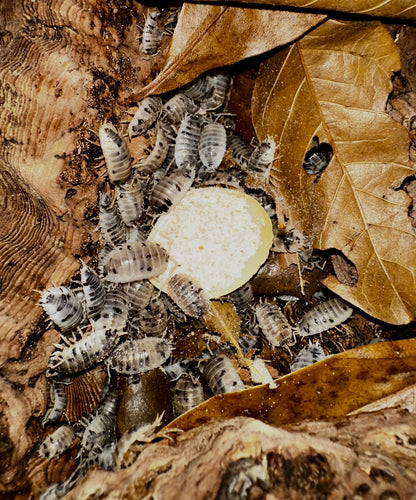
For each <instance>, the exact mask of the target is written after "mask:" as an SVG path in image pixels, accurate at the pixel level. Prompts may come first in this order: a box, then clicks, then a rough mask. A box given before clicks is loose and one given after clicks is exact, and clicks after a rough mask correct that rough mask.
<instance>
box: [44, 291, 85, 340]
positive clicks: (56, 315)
mask: <svg viewBox="0 0 416 500" xmlns="http://www.w3.org/2000/svg"><path fill="white" fill-rule="evenodd" d="M40 295H41V297H40V302H39V303H40V305H41V306H42V307H43V310H44V311H45V312H46V314H47V315H48V316H49V318H50V319H51V320H52V321H53V322H54V323H55V325H57V326H59V328H61V330H63V331H67V330H71V329H72V328H74V327H75V326H77V325H78V324H79V323H81V321H82V320H83V319H84V306H83V304H82V302H81V301H80V300H79V298H78V297H77V296H76V295H75V293H74V292H73V291H72V290H70V289H69V288H67V287H66V286H53V287H51V288H48V289H47V290H44V291H43V292H40Z"/></svg>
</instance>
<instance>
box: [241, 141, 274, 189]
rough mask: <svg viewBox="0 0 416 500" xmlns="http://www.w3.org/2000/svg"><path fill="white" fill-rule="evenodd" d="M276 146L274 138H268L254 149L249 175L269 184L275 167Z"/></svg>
mask: <svg viewBox="0 0 416 500" xmlns="http://www.w3.org/2000/svg"><path fill="white" fill-rule="evenodd" d="M275 152H276V144H275V142H274V139H273V138H272V137H267V138H266V139H264V141H262V142H261V143H260V144H259V145H258V146H256V147H255V148H254V151H253V153H252V154H251V157H250V160H249V162H248V169H247V173H248V174H249V175H252V176H253V177H255V178H256V179H258V180H260V181H262V182H267V181H268V180H269V176H270V171H271V168H272V165H273V160H274V154H275Z"/></svg>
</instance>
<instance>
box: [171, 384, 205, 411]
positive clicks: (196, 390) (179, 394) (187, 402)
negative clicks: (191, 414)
mask: <svg viewBox="0 0 416 500" xmlns="http://www.w3.org/2000/svg"><path fill="white" fill-rule="evenodd" d="M204 400H205V398H204V390H203V388H202V384H201V382H200V381H199V380H192V377H191V376H190V375H184V376H182V377H180V378H179V380H178V381H177V382H176V384H175V387H174V388H173V411H174V412H175V415H176V416H177V417H178V416H179V415H182V413H185V412H187V411H188V410H192V408H195V406H198V405H199V404H201V403H203V402H204Z"/></svg>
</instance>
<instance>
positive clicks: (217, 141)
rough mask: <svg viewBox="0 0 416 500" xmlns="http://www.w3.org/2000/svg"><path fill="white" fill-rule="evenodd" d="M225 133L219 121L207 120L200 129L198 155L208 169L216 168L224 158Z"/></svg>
mask: <svg viewBox="0 0 416 500" xmlns="http://www.w3.org/2000/svg"><path fill="white" fill-rule="evenodd" d="M226 147H227V133H226V131H225V128H224V125H222V124H221V123H219V122H208V123H207V124H206V125H204V127H203V128H202V131H201V136H200V139H199V157H200V159H201V161H202V163H203V164H204V165H205V167H206V168H207V169H208V171H212V170H216V169H217V168H218V167H219V166H220V164H221V162H222V159H223V158H224V153H225V150H226Z"/></svg>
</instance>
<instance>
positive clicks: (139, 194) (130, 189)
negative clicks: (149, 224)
mask: <svg viewBox="0 0 416 500" xmlns="http://www.w3.org/2000/svg"><path fill="white" fill-rule="evenodd" d="M116 199H117V203H118V208H119V210H120V215H121V218H122V219H123V222H124V224H125V225H126V226H129V227H130V226H132V225H133V224H134V223H135V222H137V221H138V220H139V218H140V216H141V215H142V213H143V205H144V193H143V186H142V183H141V181H140V179H138V178H137V177H133V178H132V179H130V180H128V181H127V182H126V183H124V184H123V185H120V186H117V188H116Z"/></svg>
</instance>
